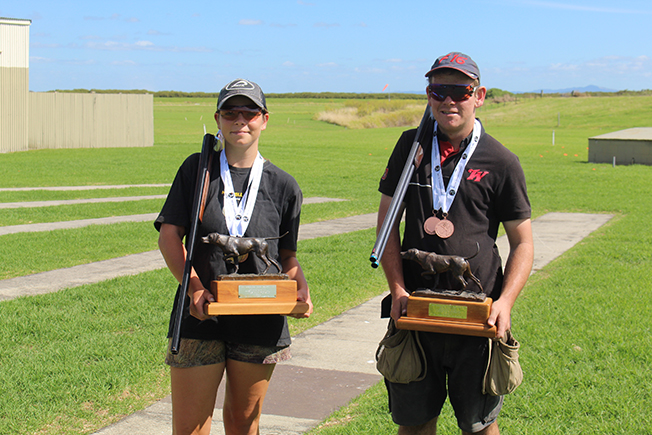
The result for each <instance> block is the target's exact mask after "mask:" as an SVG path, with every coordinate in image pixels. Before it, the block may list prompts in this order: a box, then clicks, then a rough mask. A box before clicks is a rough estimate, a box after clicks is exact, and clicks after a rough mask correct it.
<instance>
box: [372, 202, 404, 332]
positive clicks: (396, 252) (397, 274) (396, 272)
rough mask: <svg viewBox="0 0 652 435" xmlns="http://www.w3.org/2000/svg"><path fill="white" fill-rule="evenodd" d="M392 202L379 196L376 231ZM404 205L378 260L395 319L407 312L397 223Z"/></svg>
mask: <svg viewBox="0 0 652 435" xmlns="http://www.w3.org/2000/svg"><path fill="white" fill-rule="evenodd" d="M391 202H392V197H391V196H387V195H382V196H381V198H380V207H379V208H378V225H377V226H376V231H378V229H379V228H380V227H381V225H382V223H383V221H384V220H385V215H386V214H387V211H388V209H389V205H390V204H391ZM404 209H405V207H404V206H402V207H401V209H400V210H399V212H398V215H397V218H396V221H395V222H394V226H393V227H392V228H391V230H390V232H389V236H388V237H387V245H386V246H385V252H384V253H383V257H382V258H381V260H380V264H381V265H382V266H383V272H385V278H387V283H388V284H389V291H390V292H391V294H392V311H391V317H392V319H394V320H395V321H396V320H398V318H399V317H401V316H402V315H405V314H406V312H407V299H408V296H409V293H408V292H407V290H406V289H405V282H404V280H403V262H402V260H401V236H400V234H399V225H400V223H401V216H402V215H403V211H404Z"/></svg>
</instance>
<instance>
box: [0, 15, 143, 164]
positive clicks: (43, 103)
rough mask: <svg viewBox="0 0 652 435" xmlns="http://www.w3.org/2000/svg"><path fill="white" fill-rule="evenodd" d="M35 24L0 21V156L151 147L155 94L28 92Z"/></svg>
mask: <svg viewBox="0 0 652 435" xmlns="http://www.w3.org/2000/svg"><path fill="white" fill-rule="evenodd" d="M31 23H32V22H31V21H30V20H20V19H15V18H0V153H7V152H14V151H27V150H32V149H44V148H102V147H141V146H153V145H154V103H153V101H154V97H153V95H151V94H73V93H56V92H29V27H30V25H31Z"/></svg>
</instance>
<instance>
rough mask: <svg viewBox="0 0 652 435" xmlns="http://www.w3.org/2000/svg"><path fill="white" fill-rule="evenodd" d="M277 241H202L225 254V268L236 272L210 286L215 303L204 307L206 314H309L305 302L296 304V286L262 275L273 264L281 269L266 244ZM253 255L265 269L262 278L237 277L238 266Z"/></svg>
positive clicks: (283, 277) (283, 278) (220, 237)
mask: <svg viewBox="0 0 652 435" xmlns="http://www.w3.org/2000/svg"><path fill="white" fill-rule="evenodd" d="M281 237H283V236H280V237H266V238H262V237H260V238H259V237H232V236H226V235H223V234H219V233H211V234H209V235H207V236H206V237H202V241H203V242H204V243H210V244H213V245H217V246H218V247H219V248H220V249H221V250H222V252H223V254H224V260H225V261H226V262H227V264H231V265H234V266H235V272H233V273H232V274H229V275H220V276H218V277H217V278H216V279H215V280H214V281H212V282H211V288H210V291H211V293H212V294H213V297H214V298H215V301H216V302H211V303H207V304H206V308H205V311H206V314H208V315H209V316H218V315H223V314H231V315H234V314H284V315H288V314H301V313H305V312H307V311H308V308H309V307H308V304H307V303H306V302H300V301H297V282H296V281H294V280H291V279H289V277H288V276H287V275H285V274H283V273H278V274H273V275H265V274H266V273H267V271H268V270H269V268H270V267H271V266H272V264H274V265H275V266H276V267H277V268H278V270H281V266H280V265H279V264H278V262H277V261H276V260H274V259H273V258H271V257H269V256H268V251H269V244H268V243H267V241H268V240H272V239H279V238H281ZM250 253H253V254H255V255H256V256H257V257H258V258H260V259H261V260H262V261H263V262H264V263H265V265H266V266H267V268H266V269H265V270H264V271H263V274H261V275H258V274H242V275H239V274H238V268H239V263H241V262H243V261H245V260H246V259H247V256H248V255H249V254H250Z"/></svg>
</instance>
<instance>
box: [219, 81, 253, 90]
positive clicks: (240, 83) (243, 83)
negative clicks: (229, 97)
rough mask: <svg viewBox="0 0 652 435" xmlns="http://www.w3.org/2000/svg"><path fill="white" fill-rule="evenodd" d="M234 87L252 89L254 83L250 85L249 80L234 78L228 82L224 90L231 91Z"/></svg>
mask: <svg viewBox="0 0 652 435" xmlns="http://www.w3.org/2000/svg"><path fill="white" fill-rule="evenodd" d="M234 89H247V90H253V89H255V88H254V85H252V84H251V83H250V82H248V81H247V80H236V81H234V82H231V83H229V84H228V85H227V86H226V90H227V91H231V90H234Z"/></svg>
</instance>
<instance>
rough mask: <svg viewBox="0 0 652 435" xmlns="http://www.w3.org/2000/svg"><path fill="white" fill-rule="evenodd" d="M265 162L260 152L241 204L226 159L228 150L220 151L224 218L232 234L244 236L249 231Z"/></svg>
mask: <svg viewBox="0 0 652 435" xmlns="http://www.w3.org/2000/svg"><path fill="white" fill-rule="evenodd" d="M263 163H265V159H263V156H261V155H260V153H258V155H257V156H256V160H254V164H253V166H252V167H251V174H250V175H249V185H248V186H247V190H246V191H245V192H244V193H243V194H242V199H241V200H240V204H238V201H237V199H236V197H235V191H234V189H233V180H232V179H231V171H230V170H229V162H228V161H227V160H226V152H225V151H224V150H223V151H222V152H221V153H220V176H221V177H222V182H223V183H224V218H225V219H226V226H227V227H228V229H229V234H230V235H231V236H234V237H242V236H244V233H245V231H247V226H248V225H249V220H250V219H251V215H252V213H253V211H254V206H255V205H256V197H257V196H258V188H259V187H260V180H261V178H262V176H263ZM249 197H251V198H252V200H251V201H248V199H249Z"/></svg>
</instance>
